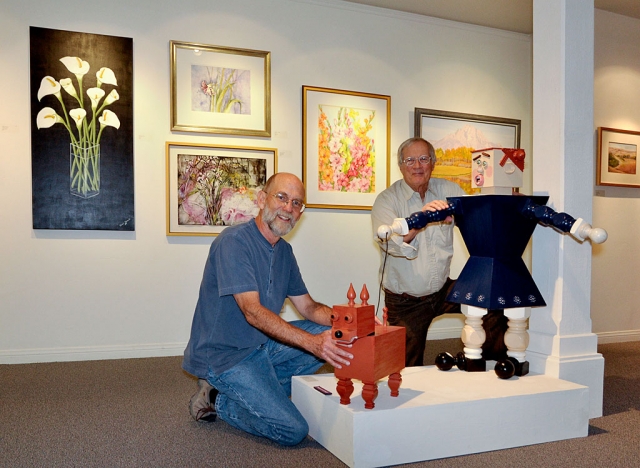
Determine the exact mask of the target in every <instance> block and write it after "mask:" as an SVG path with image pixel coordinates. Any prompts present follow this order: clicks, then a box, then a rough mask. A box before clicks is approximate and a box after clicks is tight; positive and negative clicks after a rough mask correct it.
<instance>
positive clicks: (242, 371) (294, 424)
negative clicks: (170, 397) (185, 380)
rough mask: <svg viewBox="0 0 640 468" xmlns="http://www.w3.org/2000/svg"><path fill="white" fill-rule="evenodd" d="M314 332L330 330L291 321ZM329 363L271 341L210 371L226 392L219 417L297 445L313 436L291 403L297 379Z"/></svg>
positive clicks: (219, 403) (222, 394)
mask: <svg viewBox="0 0 640 468" xmlns="http://www.w3.org/2000/svg"><path fill="white" fill-rule="evenodd" d="M290 323H291V325H294V326H296V327H298V328H300V329H302V330H305V331H307V332H309V333H311V334H314V335H316V334H318V333H321V332H323V331H324V330H327V329H328V328H329V327H327V326H324V325H318V324H316V323H313V322H310V321H308V320H297V321H293V322H290ZM323 364H324V361H321V360H320V359H318V358H317V357H315V356H314V355H312V354H309V353H307V352H306V351H303V350H300V349H298V348H293V347H291V346H288V345H285V344H282V343H280V342H278V341H275V340H272V339H269V340H268V341H267V342H266V343H265V344H263V345H260V346H259V347H258V348H256V349H255V350H254V351H253V352H252V353H251V354H250V355H249V356H247V357H246V358H245V359H243V360H242V361H240V362H239V363H238V364H236V365H235V366H233V367H232V368H231V369H228V370H226V371H224V372H222V373H221V374H216V373H214V372H213V371H211V370H209V375H208V376H207V381H208V382H209V383H210V384H211V385H213V386H214V387H215V388H216V389H217V390H218V391H219V392H220V393H219V395H218V397H217V398H216V402H215V407H216V412H217V413H218V417H219V418H220V419H222V420H223V421H225V422H227V423H228V424H231V425H232V426H233V427H236V428H238V429H241V430H243V431H246V432H248V433H250V434H254V435H257V436H261V437H267V438H269V439H271V440H273V441H274V442H277V443H279V444H281V445H296V444H298V443H300V442H301V441H302V440H303V439H304V438H305V437H306V436H307V433H308V432H309V426H308V424H307V421H305V419H304V418H303V417H302V414H300V412H299V411H298V409H297V408H296V407H295V405H294V404H293V403H292V402H291V400H290V399H289V397H290V396H291V377H292V376H294V375H308V374H313V373H314V372H315V371H316V370H318V368H320V367H321V366H322V365H323Z"/></svg>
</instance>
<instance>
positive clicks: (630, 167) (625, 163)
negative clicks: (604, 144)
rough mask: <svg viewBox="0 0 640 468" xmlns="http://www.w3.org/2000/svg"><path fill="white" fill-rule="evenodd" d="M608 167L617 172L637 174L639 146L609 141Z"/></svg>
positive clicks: (609, 169) (610, 170)
mask: <svg viewBox="0 0 640 468" xmlns="http://www.w3.org/2000/svg"><path fill="white" fill-rule="evenodd" d="M608 155H609V158H608V163H607V169H608V171H609V172H613V173H616V174H635V173H636V157H637V155H638V147H637V146H636V145H632V144H626V143H616V142H613V141H611V142H609V151H608Z"/></svg>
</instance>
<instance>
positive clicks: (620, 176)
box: [596, 127, 640, 187]
mask: <svg viewBox="0 0 640 468" xmlns="http://www.w3.org/2000/svg"><path fill="white" fill-rule="evenodd" d="M638 146H640V132H636V131H634V130H623V129H619V128H609V127H598V160H597V163H596V185H611V186H615V187H640V174H638V166H637V159H638Z"/></svg>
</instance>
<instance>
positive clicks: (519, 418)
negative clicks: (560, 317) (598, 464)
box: [292, 366, 589, 467]
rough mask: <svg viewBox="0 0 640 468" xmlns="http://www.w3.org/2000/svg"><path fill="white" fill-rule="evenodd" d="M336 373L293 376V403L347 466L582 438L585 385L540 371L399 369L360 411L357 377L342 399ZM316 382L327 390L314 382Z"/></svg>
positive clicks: (586, 422)
mask: <svg viewBox="0 0 640 468" xmlns="http://www.w3.org/2000/svg"><path fill="white" fill-rule="evenodd" d="M336 383H337V379H336V378H335V377H334V375H333V374H316V375H308V376H303V377H294V379H293V386H292V401H293V403H294V404H295V405H296V407H297V408H298V409H299V410H300V412H301V413H302V414H303V416H304V417H305V419H306V420H307V422H308V423H309V435H310V436H311V437H313V438H314V439H315V440H316V441H318V442H319V443H320V444H322V445H323V446H324V447H325V448H327V450H329V451H330V452H331V453H333V454H334V455H335V456H336V457H338V458H339V459H340V460H342V461H343V462H344V463H346V464H347V465H348V466H350V467H378V466H388V465H397V464H400V463H412V462H417V461H422V460H433V459H437V458H446V457H453V456H458V455H466V454H470V453H478V452H486V451H490V450H497V449H504V448H510V447H518V446H523V445H531V444H539V443H542V442H551V441H555V440H563V439H571V438H576V437H585V436H587V433H588V428H589V389H588V387H585V386H582V385H578V384H574V383H572V382H567V381H564V380H559V379H555V378H551V377H547V376H544V375H536V374H528V375H526V376H524V377H512V378H511V379H508V380H501V379H499V378H498V377H497V376H496V375H495V373H494V372H493V371H488V372H462V371H459V370H458V369H456V368H455V367H454V368H453V369H451V370H450V371H447V372H443V371H440V370H438V369H437V368H436V367H435V366H427V367H412V368H407V369H404V370H403V371H402V385H401V386H400V396H398V397H396V398H393V397H391V396H390V395H389V388H388V387H387V383H386V381H384V380H383V381H380V382H379V383H378V391H379V393H378V398H377V399H376V400H375V408H374V409H372V410H366V409H364V401H363V400H362V396H361V391H362V383H361V382H359V381H354V382H353V383H354V387H355V389H354V392H353V394H352V395H351V404H349V405H341V404H340V397H339V395H338V393H337V391H336ZM316 385H320V386H322V387H324V388H326V389H327V390H329V391H330V392H332V395H329V396H325V395H323V394H322V393H320V392H318V391H317V390H315V389H314V388H313V387H314V386H316Z"/></svg>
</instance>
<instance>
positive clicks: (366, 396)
mask: <svg viewBox="0 0 640 468" xmlns="http://www.w3.org/2000/svg"><path fill="white" fill-rule="evenodd" d="M363 384H364V385H363V386H362V399H363V400H364V407H365V409H373V407H374V406H375V405H374V404H373V401H374V400H375V399H376V398H377V397H378V385H377V384H375V383H373V382H363Z"/></svg>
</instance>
